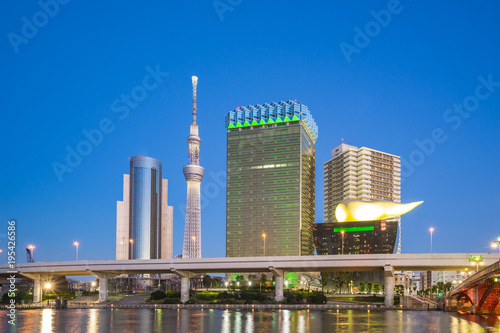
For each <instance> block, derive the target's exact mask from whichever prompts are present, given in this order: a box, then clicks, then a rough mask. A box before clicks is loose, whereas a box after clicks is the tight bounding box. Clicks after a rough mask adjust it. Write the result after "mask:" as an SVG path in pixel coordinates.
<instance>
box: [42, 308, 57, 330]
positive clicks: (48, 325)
mask: <svg viewBox="0 0 500 333" xmlns="http://www.w3.org/2000/svg"><path fill="white" fill-rule="evenodd" d="M53 312H54V310H52V309H43V310H42V322H41V331H42V333H51V332H52V316H53Z"/></svg>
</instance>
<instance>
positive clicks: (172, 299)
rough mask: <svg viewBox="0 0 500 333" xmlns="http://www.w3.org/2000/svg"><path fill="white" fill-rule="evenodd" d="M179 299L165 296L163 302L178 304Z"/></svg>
mask: <svg viewBox="0 0 500 333" xmlns="http://www.w3.org/2000/svg"><path fill="white" fill-rule="evenodd" d="M180 302H181V301H180V300H179V299H176V298H165V299H164V300H163V304H179V303H180Z"/></svg>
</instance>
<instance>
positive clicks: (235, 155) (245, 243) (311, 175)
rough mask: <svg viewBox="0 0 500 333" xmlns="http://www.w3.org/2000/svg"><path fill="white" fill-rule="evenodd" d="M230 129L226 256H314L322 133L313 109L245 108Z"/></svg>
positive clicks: (290, 105)
mask: <svg viewBox="0 0 500 333" xmlns="http://www.w3.org/2000/svg"><path fill="white" fill-rule="evenodd" d="M226 129H227V202H226V256H227V257H246V256H264V255H265V256H292V255H313V254H314V237H313V233H312V226H313V224H314V210H315V207H314V204H315V193H314V191H315V142H316V138H317V137H318V128H317V126H316V123H315V122H314V119H313V118H312V116H311V114H310V113H309V110H308V109H307V106H305V105H303V104H300V103H297V102H294V101H288V102H279V103H271V104H263V105H256V106H249V107H240V108H237V109H235V110H233V111H230V112H229V113H228V114H227V116H226Z"/></svg>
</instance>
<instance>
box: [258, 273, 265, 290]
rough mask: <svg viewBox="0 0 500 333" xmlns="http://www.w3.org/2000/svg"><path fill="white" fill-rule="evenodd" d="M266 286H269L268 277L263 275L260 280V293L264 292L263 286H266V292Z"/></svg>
mask: <svg viewBox="0 0 500 333" xmlns="http://www.w3.org/2000/svg"><path fill="white" fill-rule="evenodd" d="M266 284H267V275H266V274H261V275H260V280H259V285H260V292H262V285H264V290H266Z"/></svg>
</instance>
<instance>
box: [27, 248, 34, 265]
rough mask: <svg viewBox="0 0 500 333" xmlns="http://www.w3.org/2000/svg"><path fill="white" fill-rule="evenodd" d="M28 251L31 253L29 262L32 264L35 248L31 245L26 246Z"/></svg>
mask: <svg viewBox="0 0 500 333" xmlns="http://www.w3.org/2000/svg"><path fill="white" fill-rule="evenodd" d="M28 249H30V251H31V262H34V261H35V257H34V256H33V252H35V247H34V246H33V245H28Z"/></svg>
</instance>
